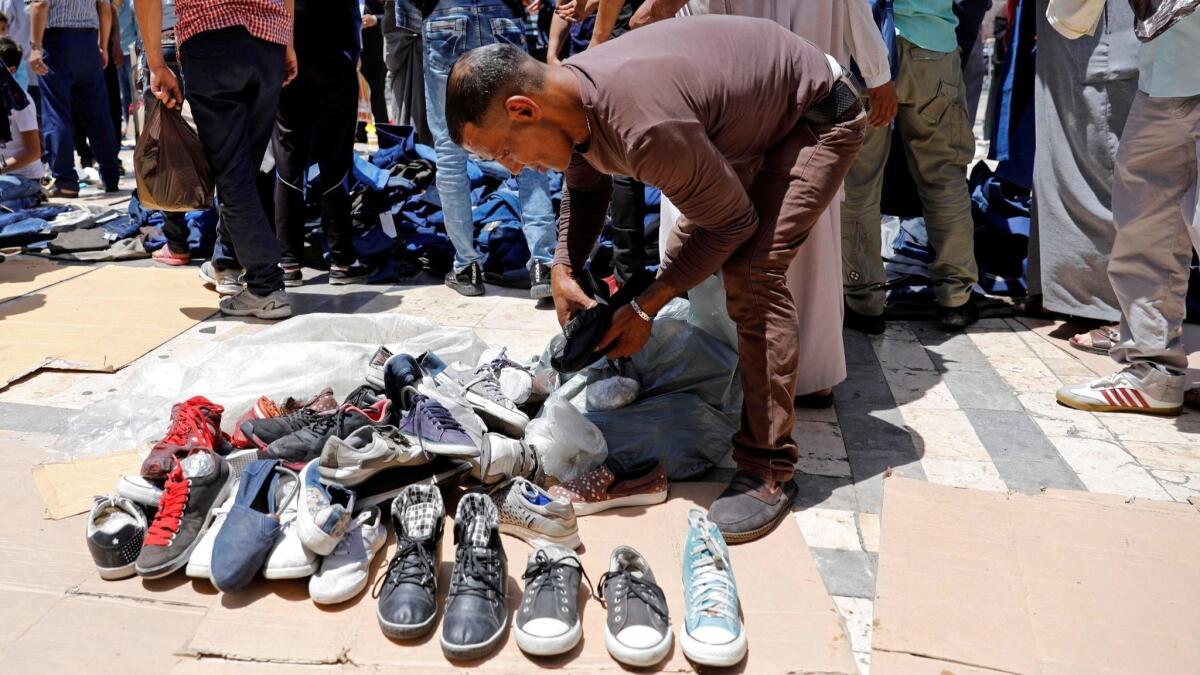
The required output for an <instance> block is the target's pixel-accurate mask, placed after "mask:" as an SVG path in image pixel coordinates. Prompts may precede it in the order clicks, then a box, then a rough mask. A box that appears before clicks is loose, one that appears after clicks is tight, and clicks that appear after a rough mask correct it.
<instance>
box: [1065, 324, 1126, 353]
mask: <svg viewBox="0 0 1200 675" xmlns="http://www.w3.org/2000/svg"><path fill="white" fill-rule="evenodd" d="M1087 335H1088V340H1089V341H1090V342H1091V343H1092V344H1091V345H1090V346H1089V345H1082V344H1079V343H1078V342H1076V341H1075V338H1071V339H1070V340H1068V341H1067V342H1069V343H1070V344H1071V346H1072V347H1074V348H1075V349H1078V350H1079V351H1081V352H1091V353H1092V354H1101V355H1104V356H1107V355H1108V350H1110V349H1112V348H1113V345H1115V344H1117V343H1118V342H1120V341H1121V331H1120V329H1118V328H1117V325H1116V324H1114V325H1111V326H1101V327H1099V328H1096V329H1094V330H1090V331H1088V333H1087Z"/></svg>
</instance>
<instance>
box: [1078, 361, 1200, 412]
mask: <svg viewBox="0 0 1200 675" xmlns="http://www.w3.org/2000/svg"><path fill="white" fill-rule="evenodd" d="M1057 398H1058V402H1059V403H1061V404H1063V405H1065V406H1067V407H1068V408H1075V409H1076V410H1089V411H1091V412H1132V413H1142V414H1144V415H1178V414H1180V413H1182V412H1183V394H1182V393H1180V396H1179V400H1177V401H1164V400H1162V399H1158V398H1155V397H1153V396H1151V395H1150V393H1149V392H1147V391H1146V390H1145V389H1144V388H1142V386H1141V384H1140V383H1139V382H1138V381H1137V379H1136V378H1134V377H1133V376H1132V375H1130V374H1129V373H1128V372H1126V371H1121V372H1119V373H1113V374H1112V375H1109V376H1108V377H1102V378H1100V379H1098V380H1092V381H1091V382H1088V383H1086V384H1077V385H1074V386H1071V387H1063V388H1061V389H1059V390H1058V394H1057Z"/></svg>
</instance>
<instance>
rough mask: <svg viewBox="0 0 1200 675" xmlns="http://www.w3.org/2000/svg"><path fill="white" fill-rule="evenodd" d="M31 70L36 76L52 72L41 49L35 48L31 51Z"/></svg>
mask: <svg viewBox="0 0 1200 675" xmlns="http://www.w3.org/2000/svg"><path fill="white" fill-rule="evenodd" d="M29 69H30V70H32V71H33V74H34V75H45V74H46V73H48V72H50V69H49V68H47V67H46V61H45V60H44V58H43V56H42V50H41V49H37V48H33V49H30V50H29Z"/></svg>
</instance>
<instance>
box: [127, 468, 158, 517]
mask: <svg viewBox="0 0 1200 675" xmlns="http://www.w3.org/2000/svg"><path fill="white" fill-rule="evenodd" d="M162 493H163V491H162V488H161V487H159V486H157V485H155V484H154V483H151V482H150V481H148V480H146V479H145V478H143V477H141V476H121V480H119V481H117V494H118V495H121V496H122V497H124V498H126V499H128V500H129V501H131V502H134V503H136V504H141V505H142V506H149V507H150V508H154V509H157V508H158V503H159V502H161V501H162Z"/></svg>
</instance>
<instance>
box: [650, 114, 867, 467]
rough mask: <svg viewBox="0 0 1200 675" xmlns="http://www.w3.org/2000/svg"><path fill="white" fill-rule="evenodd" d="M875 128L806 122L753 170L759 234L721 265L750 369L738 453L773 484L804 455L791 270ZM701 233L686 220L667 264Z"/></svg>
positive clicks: (856, 122) (859, 120)
mask: <svg viewBox="0 0 1200 675" xmlns="http://www.w3.org/2000/svg"><path fill="white" fill-rule="evenodd" d="M866 125H867V123H866V116H865V115H864V114H859V115H858V117H856V118H855V119H853V120H851V121H849V122H842V123H840V124H834V125H829V126H819V127H818V126H809V125H806V124H800V125H797V126H796V128H795V129H794V130H793V131H792V133H791V134H789V135H788V136H787V138H785V139H783V140H782V141H781V142H780V143H779V144H778V145H776V146H775V147H774V148H772V149H771V150H770V151H768V152H767V154H766V156H764V157H763V159H762V164H761V166H759V167H757V170H755V171H753V172H746V173H745V174H743V175H744V177H745V182H746V185H747V188H746V190H747V192H748V194H749V196H750V199H751V201H752V202H753V203H754V208H755V210H756V211H757V212H758V219H759V225H758V231H757V232H756V233H755V234H754V236H752V237H751V238H750V239H749V240H747V241H746V243H745V244H743V245H742V247H741V248H739V249H738V250H737V251H735V252H734V253H733V255H732V256H730V258H729V259H728V260H727V261H725V264H724V265H723V266H722V267H721V273H722V275H723V277H724V281H725V295H726V304H727V306H728V308H729V316H730V318H732V319H733V321H734V323H736V324H737V332H738V352H739V353H740V354H741V369H742V393H743V400H742V425H741V429H740V430H738V432H737V433H736V434H735V435H734V437H733V457H734V460H736V461H737V465H738V468H739V469H741V470H745V471H750V472H752V473H755V474H758V475H760V476H763V477H764V478H768V479H774V480H780V481H787V480H791V478H792V472H793V470H794V469H795V465H796V460H797V458H798V457H799V449H798V448H797V446H796V442H795V441H794V440H793V439H792V427H793V426H795V422H796V408H795V403H794V399H795V396H796V372H797V368H798V366H799V363H800V344H799V339H798V337H797V334H796V306H795V304H794V302H793V301H792V294H791V292H790V291H789V290H788V286H787V271H788V266H789V265H790V264H791V262H792V259H793V258H795V257H796V253H797V251H799V248H800V245H801V244H803V243H804V240H805V238H806V237H807V236H808V232H809V230H811V229H812V227H813V225H814V224H815V223H816V222H817V218H818V217H820V215H821V213H822V212H824V211H825V209H826V208H827V207H828V206H829V204H830V202H832V201H833V199H834V197H835V196H836V195H837V192H838V189H839V188H840V187H841V185H842V180H843V179H844V178H845V177H846V173H847V172H848V171H849V170H850V166H851V164H853V163H854V158H855V156H856V155H857V154H858V149H859V148H860V147H861V146H862V144H863V140H864V139H865V137H866V133H865V129H866ZM694 231H695V226H693V225H692V224H691V223H689V222H688V221H687V219H686V218H683V217H681V218H680V219H679V221H678V223H677V225H676V228H675V230H674V231H673V232H672V233H671V236H670V239H669V240H668V242H667V248H666V251H665V253H664V256H663V261H664V263H665V264H669V261H670V260H672V259H673V258H674V257H675V256H676V255H677V254H678V252H679V249H680V247H681V246H682V245H683V242H684V241H686V240H687V238H688V237H689V236H690V235H691V233H692V232H694ZM830 320H831V321H832V320H835V317H830Z"/></svg>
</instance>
